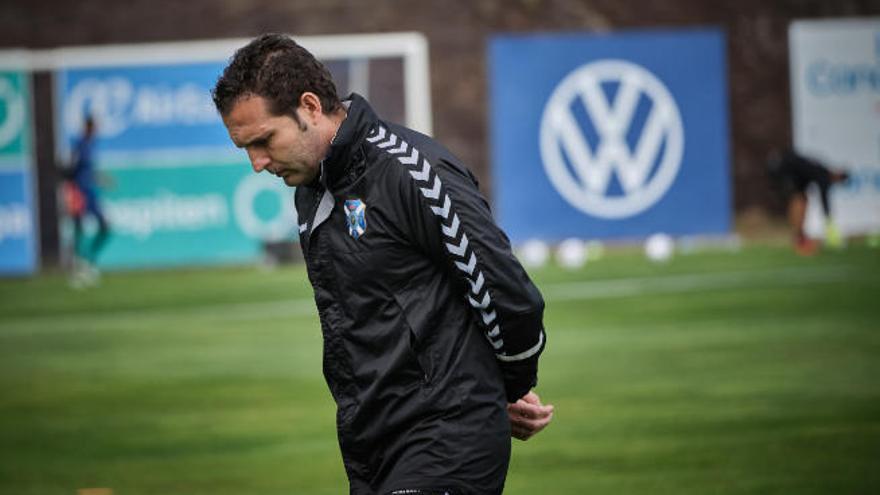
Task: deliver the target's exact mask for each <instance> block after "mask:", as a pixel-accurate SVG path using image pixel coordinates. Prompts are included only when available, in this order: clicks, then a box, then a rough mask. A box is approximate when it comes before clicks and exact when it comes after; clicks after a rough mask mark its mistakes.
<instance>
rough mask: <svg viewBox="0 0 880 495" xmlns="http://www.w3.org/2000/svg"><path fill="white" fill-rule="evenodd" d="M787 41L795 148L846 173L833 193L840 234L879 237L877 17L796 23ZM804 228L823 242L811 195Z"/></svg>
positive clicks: (833, 210)
mask: <svg viewBox="0 0 880 495" xmlns="http://www.w3.org/2000/svg"><path fill="white" fill-rule="evenodd" d="M788 38H789V47H790V51H791V94H792V119H793V122H792V128H793V131H794V146H795V148H796V149H797V150H798V151H799V152H801V153H803V154H805V155H807V156H810V157H812V158H815V159H818V160H819V161H821V162H823V163H824V164H825V165H826V166H827V167H828V168H830V169H839V170H846V171H847V172H849V174H850V176H851V179H850V181H849V182H848V183H847V184H843V185H838V186H834V187H832V188H831V194H830V202H831V214H832V216H833V219H834V221H835V223H836V224H837V226H838V228H839V229H840V232H841V233H842V234H844V235H857V234H866V233H872V232H880V18H874V19H840V20H825V21H797V22H794V23H792V25H791V26H790V28H789V31H788ZM804 227H805V229H806V232H807V234H808V235H810V236H811V237H823V236H824V232H825V219H824V216H823V213H822V208H821V203H820V201H819V198H818V193H817V192H816V191H815V190H814V191H811V192H810V199H809V208H808V210H807V219H806V223H805V226H804Z"/></svg>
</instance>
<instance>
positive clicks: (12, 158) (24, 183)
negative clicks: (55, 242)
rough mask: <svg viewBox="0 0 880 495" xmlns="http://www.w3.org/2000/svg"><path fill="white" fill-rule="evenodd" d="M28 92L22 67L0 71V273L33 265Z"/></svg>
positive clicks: (30, 268) (29, 270) (21, 270)
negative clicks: (20, 69) (19, 69)
mask: <svg viewBox="0 0 880 495" xmlns="http://www.w3.org/2000/svg"><path fill="white" fill-rule="evenodd" d="M29 94H30V92H29V91H28V78H27V76H26V74H25V73H24V72H22V71H15V70H2V71H0V275H24V274H28V273H32V272H33V271H34V270H35V269H36V268H37V241H36V230H37V229H36V228H35V220H34V219H35V215H34V201H33V194H32V192H33V191H32V182H31V181H32V178H31V174H32V166H31V164H32V159H33V158H32V152H31V150H32V146H31V140H30V126H31V120H30V96H29Z"/></svg>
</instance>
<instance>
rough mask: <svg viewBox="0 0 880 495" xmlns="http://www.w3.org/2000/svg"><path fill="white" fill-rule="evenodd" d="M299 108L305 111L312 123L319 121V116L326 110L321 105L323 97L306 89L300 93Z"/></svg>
mask: <svg viewBox="0 0 880 495" xmlns="http://www.w3.org/2000/svg"><path fill="white" fill-rule="evenodd" d="M299 108H300V109H301V110H302V111H303V112H304V113H305V116H306V118H307V119H308V121H309V122H310V123H311V124H312V125H315V124H316V123H317V118H318V117H319V116H320V115H321V114H323V111H324V109H323V107H322V106H321V99H320V98H318V95H316V94H315V93H312V92H311V91H305V92H303V94H302V95H300V97H299Z"/></svg>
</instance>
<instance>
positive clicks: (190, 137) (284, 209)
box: [56, 60, 297, 268]
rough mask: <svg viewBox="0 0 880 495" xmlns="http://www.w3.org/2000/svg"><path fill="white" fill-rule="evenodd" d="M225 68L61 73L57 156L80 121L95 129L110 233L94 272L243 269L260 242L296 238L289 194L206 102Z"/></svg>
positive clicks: (178, 65)
mask: <svg viewBox="0 0 880 495" xmlns="http://www.w3.org/2000/svg"><path fill="white" fill-rule="evenodd" d="M224 66H225V62H224V61H217V62H193V63H187V62H186V61H185V60H182V61H177V62H175V63H167V64H146V63H145V64H140V65H131V64H117V65H103V66H89V67H69V68H66V69H64V70H62V71H59V73H58V77H57V78H56V81H57V87H56V92H57V98H58V101H59V102H60V103H59V105H57V109H58V112H59V113H58V115H56V123H57V125H58V129H57V130H56V133H57V135H58V136H60V140H59V141H60V142H61V143H62V144H64V145H66V146H65V147H64V149H63V151H62V154H63V155H64V156H65V157H69V156H70V149H71V148H72V147H73V143H75V142H76V140H77V139H78V138H79V136H80V135H81V132H82V127H83V122H84V117H85V115H87V114H88V115H92V116H93V117H94V119H95V121H96V124H97V137H96V139H95V145H94V160H95V163H96V170H97V171H98V174H97V175H98V177H99V181H98V182H99V185H100V191H101V194H100V204H101V206H102V210H103V212H104V214H105V216H106V217H107V219H108V221H109V224H110V232H111V234H110V237H109V238H108V242H107V244H106V248H105V249H104V250H103V251H102V252H101V254H100V256H99V257H98V259H97V260H96V261H97V264H98V266H101V267H105V268H119V267H147V266H173V265H191V264H208V263H236V262H247V261H253V260H256V259H259V257H260V256H261V255H262V254H263V245H264V243H265V242H275V241H282V240H295V239H296V236H297V228H296V226H297V223H296V213H295V210H294V207H293V192H294V191H293V189H291V188H288V187H287V186H285V185H284V184H283V183H281V182H280V181H279V180H278V179H277V178H275V177H271V176H269V175H268V174H259V175H254V173H253V171H252V170H251V167H250V165H249V162H248V159H247V155H246V154H245V153H244V152H242V151H241V150H237V149H235V147H234V146H232V144H231V142H230V140H229V136H228V134H227V132H226V129H225V127H224V126H223V123H222V121H221V120H220V117H219V115H218V114H217V111H216V110H215V108H214V105H213V102H212V101H211V96H210V90H211V88H212V87H213V85H214V83H215V82H216V80H217V77H218V76H219V74H220V73H221V72H222V70H223V68H224ZM87 225H88V224H87ZM92 228H93V229H94V228H95V225H92ZM87 230H88V229H87Z"/></svg>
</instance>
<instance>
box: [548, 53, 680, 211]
mask: <svg viewBox="0 0 880 495" xmlns="http://www.w3.org/2000/svg"><path fill="white" fill-rule="evenodd" d="M603 86H604V87H608V86H613V87H616V88H617V89H616V91H615V92H614V95H613V98H609V97H608V96H607V95H606V91H605V90H604V89H603ZM540 134H541V135H540V148H541V159H542V161H543V164H544V170H545V171H546V173H547V176H548V177H549V179H550V182H551V183H552V184H553V186H554V187H555V188H556V190H557V191H559V194H561V195H562V197H563V198H564V199H565V200H566V201H567V202H568V203H569V204H571V205H572V206H574V207H575V208H577V209H578V210H580V211H582V212H584V213H586V214H588V215H593V216H596V217H601V218H607V219H618V218H625V217H629V216H632V215H635V214H637V213H640V212H642V211H645V210H646V209H648V208H650V207H651V206H652V205H654V204H655V203H656V202H657V201H659V200H660V198H662V197H663V195H664V194H665V193H666V191H667V190H668V189H669V187H670V186H671V185H672V183H673V181H674V180H675V177H676V175H677V174H678V169H679V167H680V165H681V159H682V156H683V153H684V130H683V128H682V123H681V115H680V113H679V111H678V107H677V106H676V104H675V100H674V99H673V98H672V95H671V94H670V93H669V90H667V89H666V86H664V85H663V83H662V82H660V80H659V79H657V77H655V76H654V75H653V74H651V73H650V72H648V71H647V70H646V69H644V68H643V67H641V66H638V65H636V64H633V63H631V62H627V61H624V60H601V61H597V62H592V63H589V64H587V65H584V66H581V67H579V68H578V69H575V70H574V71H573V72H571V73H570V74H569V75H567V76H566V77H565V79H563V80H562V81H561V82H560V83H559V85H558V86H557V87H556V89H555V90H554V91H553V94H552V95H551V96H550V99H549V100H548V101H547V105H546V106H545V107H544V113H543V116H542V118H541V131H540ZM613 178H616V183H617V184H618V185H619V187H616V188H612V187H611V185H612V179H613Z"/></svg>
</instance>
